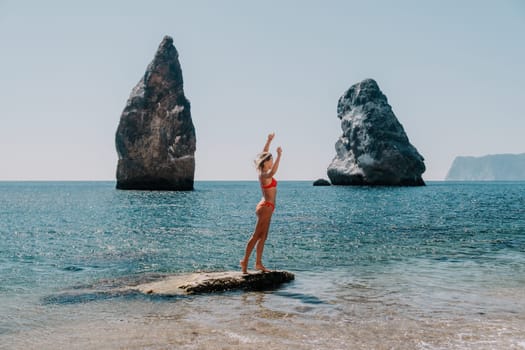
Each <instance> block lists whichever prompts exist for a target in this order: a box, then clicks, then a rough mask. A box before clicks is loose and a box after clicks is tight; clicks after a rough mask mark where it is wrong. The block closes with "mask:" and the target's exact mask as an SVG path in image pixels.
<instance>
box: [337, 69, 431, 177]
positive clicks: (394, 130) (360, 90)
mask: <svg viewBox="0 0 525 350" xmlns="http://www.w3.org/2000/svg"><path fill="white" fill-rule="evenodd" d="M337 117H338V118H339V119H341V128H342V129H343V135H342V136H341V137H340V138H339V140H338V141H337V142H336V144H335V148H336V156H335V158H334V159H333V161H332V163H331V164H330V165H329V167H328V177H329V178H330V181H331V182H332V184H333V185H387V186H424V185H425V183H424V181H423V179H422V177H421V175H422V174H423V172H424V171H425V163H424V159H423V157H422V156H421V155H420V154H419V152H418V151H417V150H416V148H415V147H414V146H412V144H410V142H409V140H408V137H407V135H406V133H405V131H404V129H403V126H402V125H401V124H400V123H399V121H398V120H397V118H396V116H395V115H394V112H393V111H392V107H391V106H390V105H389V104H388V101H387V98H386V96H385V95H384V94H383V93H382V92H381V90H380V89H379V86H378V85H377V83H376V82H375V81H374V80H372V79H366V80H363V81H362V82H360V83H357V84H355V85H353V86H352V87H350V89H348V91H346V92H345V93H344V94H343V96H341V98H340V99H339V103H338V105H337Z"/></svg>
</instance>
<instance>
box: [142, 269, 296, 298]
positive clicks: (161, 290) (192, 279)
mask: <svg viewBox="0 0 525 350" xmlns="http://www.w3.org/2000/svg"><path fill="white" fill-rule="evenodd" d="M294 278H295V276H294V274H293V273H291V272H288V271H270V272H264V273H263V272H255V273H250V274H243V273H242V272H240V271H226V272H197V273H193V274H188V275H175V276H170V277H167V278H165V279H162V280H160V281H156V282H152V283H146V284H142V285H138V286H136V287H134V289H136V290H138V291H140V292H142V293H144V294H157V295H180V294H202V293H215V292H223V291H227V290H267V289H272V288H275V287H277V286H279V285H281V284H283V283H285V282H289V281H292V280H293V279H294Z"/></svg>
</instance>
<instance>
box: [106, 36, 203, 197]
mask: <svg viewBox="0 0 525 350" xmlns="http://www.w3.org/2000/svg"><path fill="white" fill-rule="evenodd" d="M116 147H117V153H118V157H119V160H118V165H117V188H119V189H138V190H192V189H193V180H194V173H195V156H194V154H195V148H196V138H195V128H194V126H193V121H192V119H191V113H190V102H189V101H188V99H186V97H185V96H184V90H183V80H182V70H181V67H180V63H179V59H178V52H177V49H176V48H175V46H173V39H172V38H171V37H169V36H166V37H164V39H163V40H162V42H161V43H160V45H159V48H158V50H157V53H156V54H155V57H154V58H153V61H152V62H151V63H150V64H149V66H148V67H147V69H146V73H145V74H144V76H143V78H142V79H141V80H140V81H139V82H138V84H137V85H136V86H135V88H133V90H132V92H131V95H130V96H129V99H128V101H127V103H126V107H125V108H124V111H123V112H122V115H121V117H120V123H119V126H118V129H117V133H116Z"/></svg>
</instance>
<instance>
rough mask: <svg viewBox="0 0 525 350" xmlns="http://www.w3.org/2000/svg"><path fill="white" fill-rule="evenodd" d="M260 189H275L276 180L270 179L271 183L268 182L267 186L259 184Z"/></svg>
mask: <svg viewBox="0 0 525 350" xmlns="http://www.w3.org/2000/svg"><path fill="white" fill-rule="evenodd" d="M261 187H262V188H264V189H266V188H272V187H277V180H275V178H273V177H272V182H270V183H269V184H268V185H263V184H261Z"/></svg>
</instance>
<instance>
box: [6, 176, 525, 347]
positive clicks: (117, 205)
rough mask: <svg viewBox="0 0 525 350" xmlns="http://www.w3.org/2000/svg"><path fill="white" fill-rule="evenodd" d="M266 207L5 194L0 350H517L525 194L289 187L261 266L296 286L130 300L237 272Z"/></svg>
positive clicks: (232, 185) (122, 194) (51, 186)
mask: <svg viewBox="0 0 525 350" xmlns="http://www.w3.org/2000/svg"><path fill="white" fill-rule="evenodd" d="M260 197H261V193H260V188H259V186H258V183H257V182H256V181H233V182H228V181H197V182H196V183H195V190H194V191H190V192H162V191H122V190H117V189H115V182H112V181H108V182H0V315H1V317H0V349H525V182H439V181H435V182H428V183H427V186H424V187H341V186H330V187H314V186H312V182H309V181H280V182H279V186H278V196H277V203H276V209H275V212H274V215H273V218H272V223H271V227H270V233H269V235H268V240H267V241H266V246H265V250H264V258H263V262H264V263H265V265H266V266H267V267H268V268H270V269H275V270H286V271H290V272H293V273H294V274H295V280H294V281H292V282H290V283H286V284H283V285H281V286H280V287H277V288H275V289H273V290H266V291H245V292H242V291H231V292H222V293H217V294H206V295H192V296H177V297H173V296H172V297H168V296H153V295H144V294H140V293H130V292H122V288H120V287H122V286H125V285H133V284H138V283H141V282H143V281H150V280H154V279H155V278H158V277H159V276H165V275H171V274H186V273H193V272H198V271H227V270H238V269H239V260H240V259H241V257H242V256H243V252H244V248H245V244H246V241H247V240H248V238H249V237H250V235H251V234H252V232H253V229H254V226H255V219H256V217H255V205H256V204H257V202H258V201H259V200H260ZM253 264H254V256H252V259H251V261H250V268H252V267H253Z"/></svg>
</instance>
